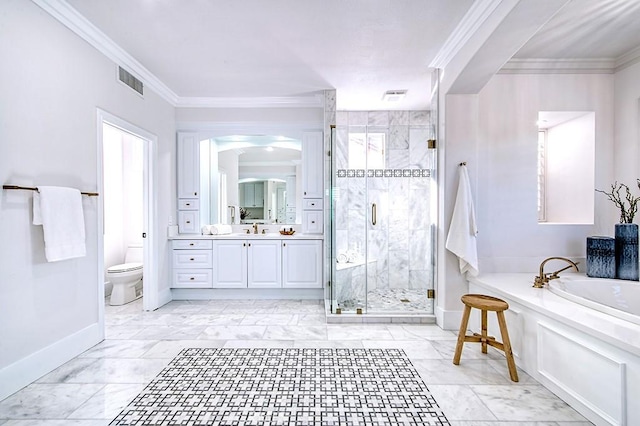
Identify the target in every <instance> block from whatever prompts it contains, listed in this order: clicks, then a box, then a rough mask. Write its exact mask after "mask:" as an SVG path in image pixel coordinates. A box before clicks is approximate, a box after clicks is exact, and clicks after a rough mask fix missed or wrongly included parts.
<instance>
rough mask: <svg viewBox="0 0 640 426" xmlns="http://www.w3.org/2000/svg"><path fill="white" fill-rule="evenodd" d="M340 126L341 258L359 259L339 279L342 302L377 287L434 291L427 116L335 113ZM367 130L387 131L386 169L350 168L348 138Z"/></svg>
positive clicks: (338, 246)
mask: <svg viewBox="0 0 640 426" xmlns="http://www.w3.org/2000/svg"><path fill="white" fill-rule="evenodd" d="M336 121H337V127H336V146H335V149H334V155H335V162H336V164H335V167H334V169H333V170H334V173H336V176H335V180H334V185H335V189H334V198H335V216H334V219H333V220H334V221H335V227H336V239H335V244H336V253H337V254H341V253H345V254H351V255H353V253H354V252H355V253H356V256H355V259H352V261H350V262H348V263H346V264H342V265H340V268H339V271H338V273H337V276H336V281H337V282H336V283H334V285H335V286H336V292H337V295H336V296H337V300H338V302H340V301H345V300H349V301H351V302H353V300H359V301H364V299H365V292H366V291H372V290H376V289H378V290H380V289H426V288H433V276H434V274H433V272H434V267H435V265H434V262H433V260H432V259H433V250H434V247H433V235H434V232H435V227H434V225H433V224H434V223H435V215H436V212H435V211H433V212H432V211H431V209H432V206H433V205H435V203H434V202H433V200H432V197H436V186H435V170H434V169H435V158H436V155H435V150H429V149H428V144H427V140H428V139H435V128H434V126H433V123H432V120H431V114H430V112H429V111H372V112H366V111H355V112H345V111H338V112H337V115H336ZM365 130H366V131H368V132H380V131H382V132H385V133H386V144H385V151H384V153H385V167H384V168H383V169H366V170H363V169H355V168H353V167H350V164H349V146H348V142H349V132H350V131H351V132H363V131H365ZM373 203H375V204H376V205H377V224H376V225H375V226H374V225H372V223H371V215H372V212H371V206H372V204H373ZM365 259H366V260H367V264H368V266H369V267H368V269H367V268H366V267H365V263H364V261H365ZM365 272H367V274H365ZM365 275H366V280H365Z"/></svg>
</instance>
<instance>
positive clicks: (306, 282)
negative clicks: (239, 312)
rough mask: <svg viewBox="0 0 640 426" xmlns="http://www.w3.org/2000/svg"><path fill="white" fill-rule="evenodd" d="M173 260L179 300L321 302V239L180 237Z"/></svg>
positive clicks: (174, 244)
mask: <svg viewBox="0 0 640 426" xmlns="http://www.w3.org/2000/svg"><path fill="white" fill-rule="evenodd" d="M171 257H172V281H171V287H172V292H173V293H174V296H177V297H174V298H177V299H180V298H183V297H184V298H199V299H206V298H213V297H218V296H220V295H224V297H235V298H255V297H263V296H266V297H271V296H273V297H275V296H277V297H285V298H286V297H287V296H288V295H289V296H291V297H305V295H306V296H308V297H312V296H318V297H322V236H321V235H292V236H282V235H280V234H279V233H271V234H266V235H260V234H258V235H254V234H231V235H221V236H211V235H197V236H196V235H191V236H188V235H180V236H176V237H174V238H173V239H172V248H171ZM207 290H208V291H207ZM214 290H225V291H214ZM272 290H278V291H272ZM287 290H294V291H287ZM300 290H303V291H300Z"/></svg>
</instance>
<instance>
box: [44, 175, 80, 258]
mask: <svg viewBox="0 0 640 426" xmlns="http://www.w3.org/2000/svg"><path fill="white" fill-rule="evenodd" d="M33 224H34V225H42V231H43V233H44V249H45V255H46V257H47V261H48V262H56V261H58V260H65V259H72V258H74V257H83V256H85V255H86V254H87V249H86V245H85V234H84V213H83V212H82V195H81V194H80V191H78V190H77V189H73V188H63V187H57V186H39V187H38V191H37V192H35V193H34V195H33Z"/></svg>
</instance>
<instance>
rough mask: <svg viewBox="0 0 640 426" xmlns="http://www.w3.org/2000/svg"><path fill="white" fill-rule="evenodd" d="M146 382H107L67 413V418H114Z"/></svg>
mask: <svg viewBox="0 0 640 426" xmlns="http://www.w3.org/2000/svg"><path fill="white" fill-rule="evenodd" d="M145 386H146V384H142V383H141V384H123V385H120V384H108V385H105V386H104V387H103V388H102V389H100V390H99V391H98V392H97V393H96V394H95V395H93V396H92V397H91V398H89V399H88V400H87V401H86V402H85V403H84V404H82V405H81V406H79V407H78V408H77V409H76V410H75V411H74V412H72V413H71V414H69V416H68V417H67V418H68V419H105V420H110V419H113V418H115V417H116V416H117V415H118V414H119V413H120V411H121V410H122V409H123V408H124V407H126V406H127V404H128V403H129V402H130V401H131V400H132V399H133V398H135V396H136V395H138V394H139V393H140V392H141V391H142V390H143V389H144V387H145Z"/></svg>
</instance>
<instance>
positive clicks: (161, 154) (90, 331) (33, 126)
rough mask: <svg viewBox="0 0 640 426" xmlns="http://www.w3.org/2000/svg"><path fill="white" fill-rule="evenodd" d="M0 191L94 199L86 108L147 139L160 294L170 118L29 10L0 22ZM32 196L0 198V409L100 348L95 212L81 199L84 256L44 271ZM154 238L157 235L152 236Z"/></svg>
mask: <svg viewBox="0 0 640 426" xmlns="http://www.w3.org/2000/svg"><path fill="white" fill-rule="evenodd" d="M0 28H2V42H0V57H1V58H2V62H3V66H2V67H0V93H2V102H1V103H0V141H1V142H0V181H2V183H12V184H18V185H38V184H41V185H60V186H71V187H76V188H79V189H82V190H85V191H92V190H93V191H95V190H96V188H97V184H98V182H97V172H96V170H97V158H98V156H97V124H96V116H97V112H96V110H97V108H98V107H99V108H101V109H103V110H105V111H107V112H109V113H111V114H114V115H116V116H119V117H121V118H123V119H125V120H127V121H129V122H131V123H133V124H135V125H136V126H138V127H141V128H143V129H146V130H147V131H149V132H151V133H153V134H155V135H157V137H158V146H157V150H156V153H157V164H156V165H157V169H156V177H155V178H156V188H157V189H158V190H157V195H156V206H154V210H155V211H156V212H157V227H156V229H154V230H152V232H155V233H156V235H158V236H160V237H162V238H158V240H159V247H158V253H157V254H158V262H159V270H158V278H159V281H160V282H159V286H160V288H161V289H167V290H166V291H167V293H168V277H169V264H168V261H167V254H166V253H167V247H166V243H167V242H166V238H164V236H165V235H166V226H167V219H168V216H169V214H171V212H173V210H174V208H175V195H174V193H175V189H174V188H175V186H174V182H175V116H174V108H173V107H172V106H171V105H169V104H167V103H166V102H165V101H163V100H162V99H161V98H160V97H158V96H157V95H156V94H154V93H153V92H151V91H148V90H147V91H146V93H145V96H144V98H141V97H140V96H138V95H137V94H135V93H134V92H132V91H131V89H129V88H128V87H126V86H123V85H121V84H120V83H118V82H117V81H116V80H115V76H116V65H115V64H113V63H112V62H110V61H109V60H108V59H106V58H105V57H104V56H103V55H102V54H100V53H99V52H97V51H96V50H94V49H93V48H92V47H90V45H89V44H87V43H86V42H84V41H83V40H81V39H80V38H78V37H77V36H76V35H75V34H74V33H72V32H71V31H69V30H68V29H67V28H66V27H64V26H63V25H62V24H60V23H59V22H58V21H56V20H54V19H53V18H51V17H50V16H49V15H48V14H47V13H46V12H44V11H43V10H41V9H40V8H39V7H38V6H36V5H35V4H34V3H32V2H27V1H23V0H4V1H3V2H2V13H1V14H0ZM31 200H32V194H31V193H30V192H24V191H3V193H2V197H1V198H0V235H2V238H0V312H1V313H2V314H1V317H0V318H1V320H0V321H1V322H2V326H1V327H0V342H2V344H1V345H0V399H1V398H3V397H5V396H7V395H8V394H10V393H11V392H13V391H15V390H17V389H18V388H19V387H20V386H22V385H24V384H27V383H29V382H30V381H32V380H34V379H35V378H37V377H38V376H39V375H41V374H44V373H46V372H48V371H49V370H50V369H52V368H54V367H56V366H58V365H60V364H62V363H63V362H65V361H66V360H68V359H70V358H72V357H73V356H75V355H77V354H78V353H79V352H81V351H82V350H84V349H86V348H88V347H90V346H92V345H93V344H95V343H97V342H98V341H99V340H100V339H101V338H102V336H103V330H100V329H99V328H100V327H99V326H98V324H99V323H98V321H99V312H100V308H99V304H101V303H103V301H101V300H99V286H102V282H99V281H101V280H99V279H98V277H101V276H102V271H98V263H99V261H98V255H97V254H98V247H97V241H98V232H101V230H99V229H98V226H97V220H98V217H97V214H98V212H97V209H96V206H97V200H96V198H93V197H92V198H89V197H83V207H84V214H85V226H86V242H87V255H86V257H83V258H78V259H72V260H66V261H61V262H55V263H47V262H46V260H45V258H44V247H43V236H42V229H41V227H37V226H33V225H31V223H30V222H31ZM160 230H161V233H160Z"/></svg>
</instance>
